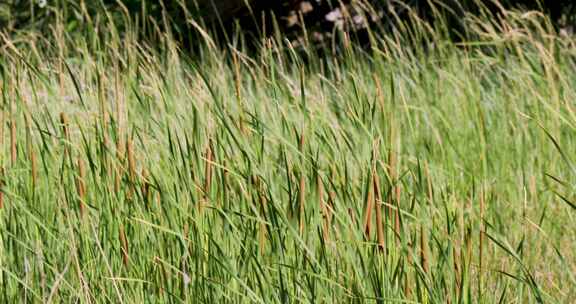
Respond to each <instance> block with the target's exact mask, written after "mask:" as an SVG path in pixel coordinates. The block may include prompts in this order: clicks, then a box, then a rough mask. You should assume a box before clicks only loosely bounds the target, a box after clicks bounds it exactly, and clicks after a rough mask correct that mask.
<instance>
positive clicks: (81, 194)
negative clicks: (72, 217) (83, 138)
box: [76, 158, 86, 216]
mask: <svg viewBox="0 0 576 304" xmlns="http://www.w3.org/2000/svg"><path fill="white" fill-rule="evenodd" d="M85 175H86V173H85V169H84V162H83V161H82V159H81V158H79V159H78V176H77V179H76V190H77V192H78V198H79V202H78V205H79V208H80V215H81V216H84V213H85V210H84V209H85V207H84V203H85V200H86V184H85V180H84V178H85Z"/></svg>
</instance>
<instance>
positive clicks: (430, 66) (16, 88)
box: [0, 13, 576, 303]
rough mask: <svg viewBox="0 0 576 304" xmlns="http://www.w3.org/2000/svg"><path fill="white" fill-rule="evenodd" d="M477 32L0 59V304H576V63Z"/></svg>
mask: <svg viewBox="0 0 576 304" xmlns="http://www.w3.org/2000/svg"><path fill="white" fill-rule="evenodd" d="M470 22H471V26H472V28H474V29H475V34H476V36H477V37H478V40H477V41H475V42H468V43H462V44H460V45H454V44H453V43H449V42H448V41H447V40H445V39H444V38H445V37H444V36H443V35H442V34H441V33H442V31H441V30H439V31H434V30H431V29H430V28H427V27H425V26H424V25H422V26H415V27H406V28H405V29H398V32H396V33H395V34H392V35H389V36H385V37H383V38H373V40H372V44H371V45H372V48H371V49H370V56H368V55H367V54H366V50H365V49H364V50H363V49H356V48H354V46H352V45H350V44H346V43H344V45H343V48H342V50H341V53H340V55H339V56H333V57H329V58H323V59H319V58H316V57H315V56H312V55H309V56H307V57H306V64H304V61H303V60H302V56H305V55H301V54H300V55H299V54H298V53H297V52H295V51H294V50H293V49H291V48H290V45H286V44H284V43H283V42H282V41H276V40H273V39H271V40H267V41H264V43H263V44H262V47H261V50H260V51H259V52H258V54H256V55H250V56H249V55H247V54H246V53H244V52H243V51H242V50H241V49H235V48H232V47H230V48H228V49H226V50H224V51H222V50H219V49H217V48H215V47H213V43H212V42H211V41H210V40H209V37H208V36H205V37H206V40H205V41H203V42H202V43H205V44H206V46H205V47H204V53H203V55H202V57H201V58H202V59H201V60H191V59H189V58H188V57H187V56H186V55H185V54H184V53H183V52H181V51H180V50H179V49H178V48H177V47H176V44H174V43H173V41H172V39H171V38H170V35H169V34H167V35H166V36H164V39H163V44H162V46H161V47H160V48H158V49H154V50H153V49H151V48H149V47H148V46H147V45H145V44H143V43H138V42H137V41H136V40H135V39H134V38H133V37H134V36H133V35H131V34H130V33H128V34H126V35H124V36H120V35H117V34H116V32H115V31H113V30H112V31H108V32H101V33H95V34H94V35H93V36H88V37H87V38H85V39H80V38H74V39H72V40H71V39H69V38H68V37H67V36H66V32H65V30H64V28H55V29H54V37H53V40H54V41H55V43H54V44H51V45H49V46H46V44H45V42H44V41H42V40H34V37H32V38H31V39H29V40H27V42H26V43H22V42H21V41H10V40H7V39H5V40H4V41H5V44H4V47H3V49H2V51H1V52H0V54H2V55H0V56H1V58H0V60H1V67H2V74H1V75H2V77H1V80H2V81H1V83H0V91H1V105H2V107H1V115H0V121H1V123H0V126H1V128H0V148H1V150H0V167H1V168H2V170H1V172H0V173H1V175H0V181H1V184H0V187H1V192H0V208H1V209H0V231H2V232H1V233H0V269H1V271H0V286H1V287H0V302H3V303H5V302H56V303H58V302H76V301H80V302H84V303H92V302H99V303H100V302H101V303H107V302H119V303H143V302H146V303H157V302H169V303H178V302H189V303H203V302H208V303H222V302H231V303H238V302H245V303H249V302H258V303H276V302H281V303H292V302H314V303H347V302H354V303H356V302H357V303H363V302H378V303H384V302H386V303H396V302H398V303H402V302H404V303H497V302H500V303H534V302H536V303H543V302H551V303H554V302H558V303H561V302H569V301H571V300H572V299H574V298H575V297H576V276H575V275H574V273H575V271H576V263H575V261H576V256H574V252H576V234H575V233H574V231H575V230H576V220H575V218H574V217H575V216H576V210H574V209H575V205H574V203H573V200H572V198H573V195H574V193H573V187H572V185H573V184H574V182H575V181H576V180H575V178H574V177H575V176H574V173H575V172H574V163H573V160H572V158H573V157H572V155H574V152H576V140H575V137H574V131H575V129H574V128H575V122H576V120H575V118H576V116H575V114H576V113H575V112H574V100H576V99H575V98H576V89H575V87H576V86H575V85H576V83H575V80H576V63H575V61H574V58H575V57H574V56H575V55H576V54H575V51H574V50H575V48H574V43H575V40H574V39H573V38H572V37H564V38H561V39H560V38H558V36H557V35H556V34H555V32H554V30H553V29H552V27H551V26H549V25H548V23H547V21H546V20H545V19H544V18H542V17H541V16H539V15H537V14H522V15H517V14H514V13H509V14H508V15H507V16H506V18H502V20H499V21H494V22H481V21H478V20H476V21H470ZM107 35H110V36H109V37H108V36H107ZM344 38H345V37H344ZM343 41H344V42H346V41H347V40H346V39H343Z"/></svg>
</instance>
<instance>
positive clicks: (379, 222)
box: [374, 172, 386, 251]
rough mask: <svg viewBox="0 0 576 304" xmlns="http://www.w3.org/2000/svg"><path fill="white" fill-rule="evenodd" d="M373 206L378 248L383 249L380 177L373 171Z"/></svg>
mask: <svg viewBox="0 0 576 304" xmlns="http://www.w3.org/2000/svg"><path fill="white" fill-rule="evenodd" d="M374 198H375V202H374V206H375V208H376V229H377V232H378V248H379V249H380V250H381V251H383V250H384V249H385V245H386V244H385V236H384V218H383V217H382V192H381V190H380V177H379V176H378V172H374Z"/></svg>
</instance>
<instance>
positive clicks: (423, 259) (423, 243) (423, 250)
mask: <svg viewBox="0 0 576 304" xmlns="http://www.w3.org/2000/svg"><path fill="white" fill-rule="evenodd" d="M420 263H421V265H422V270H424V272H425V273H427V274H429V273H430V258H429V257H428V237H427V235H426V232H425V230H424V226H423V225H421V226H420Z"/></svg>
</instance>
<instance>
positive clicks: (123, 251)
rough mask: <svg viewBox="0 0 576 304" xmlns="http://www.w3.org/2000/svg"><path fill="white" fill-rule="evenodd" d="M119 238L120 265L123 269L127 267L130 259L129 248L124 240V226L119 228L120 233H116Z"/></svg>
mask: <svg viewBox="0 0 576 304" xmlns="http://www.w3.org/2000/svg"><path fill="white" fill-rule="evenodd" d="M118 234H119V238H120V251H121V254H122V263H123V264H124V267H128V262H129V259H130V256H129V252H128V250H129V248H128V240H127V239H126V233H125V231H124V225H121V226H120V231H119V232H118Z"/></svg>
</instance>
